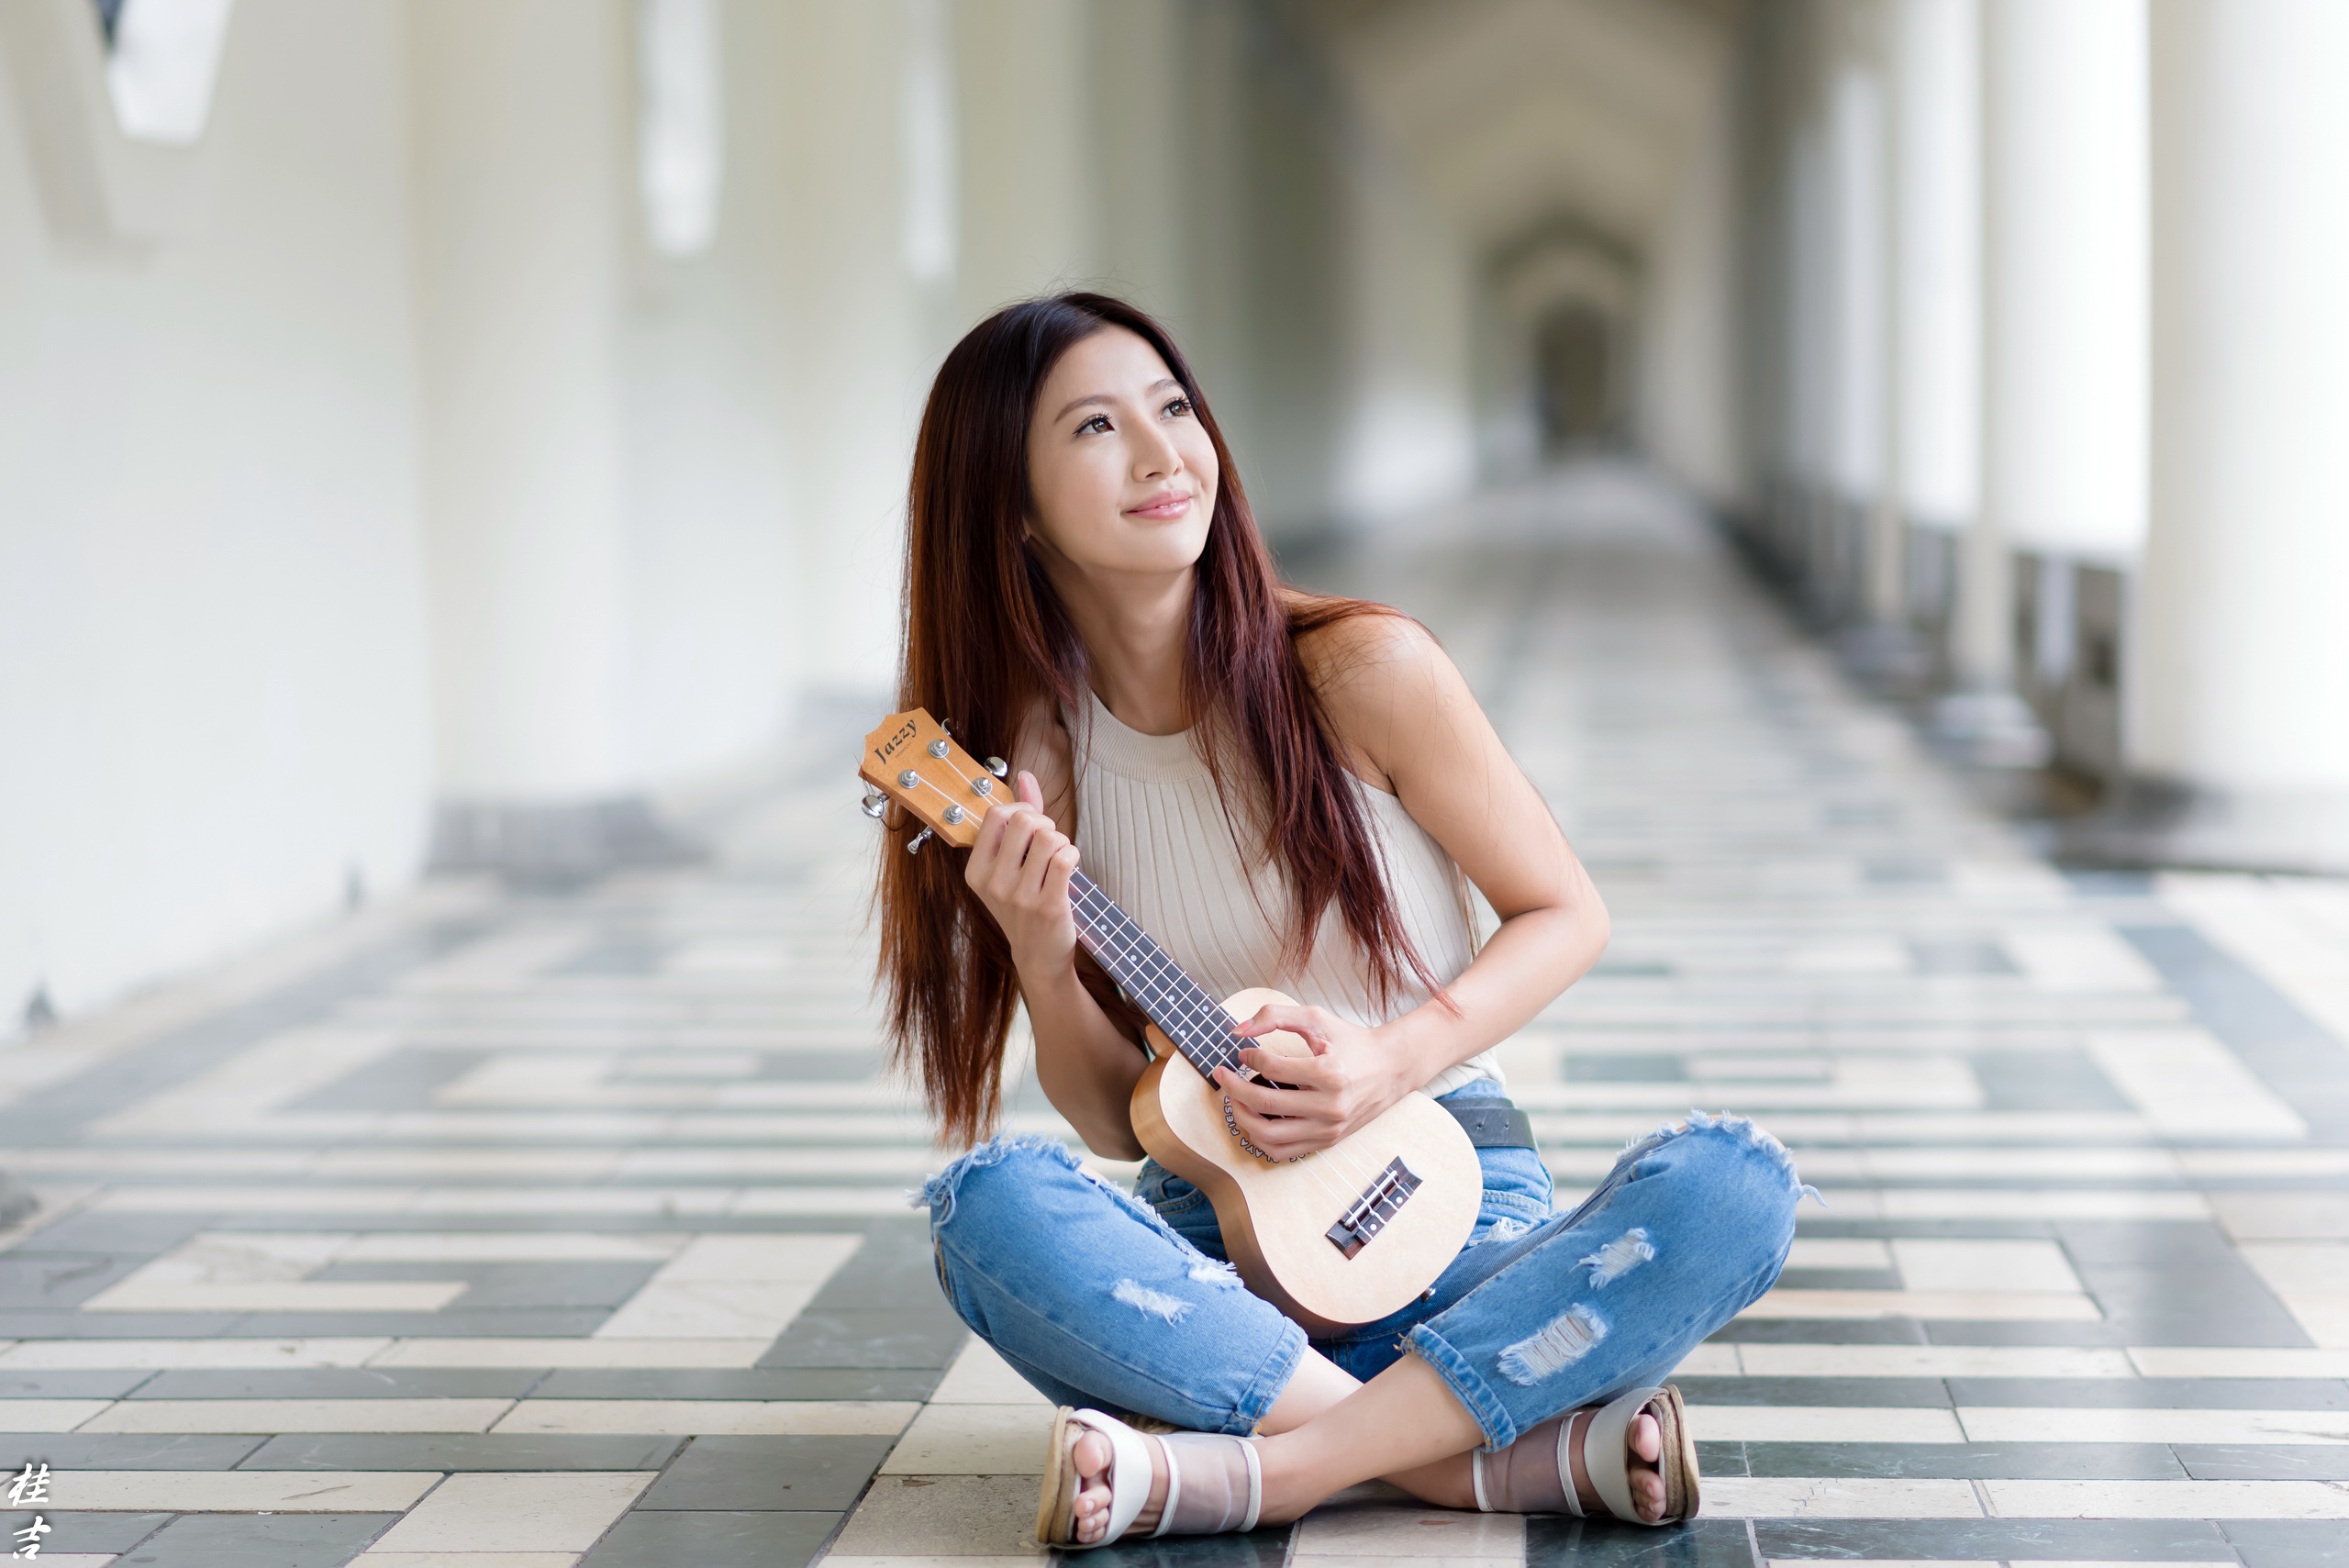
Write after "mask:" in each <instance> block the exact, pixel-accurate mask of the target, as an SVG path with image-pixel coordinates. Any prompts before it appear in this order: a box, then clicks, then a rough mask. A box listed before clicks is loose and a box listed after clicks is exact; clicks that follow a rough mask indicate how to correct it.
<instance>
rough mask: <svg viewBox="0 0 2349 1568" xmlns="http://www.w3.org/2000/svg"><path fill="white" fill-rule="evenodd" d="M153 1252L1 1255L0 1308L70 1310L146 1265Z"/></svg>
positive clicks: (13, 1309)
mask: <svg viewBox="0 0 2349 1568" xmlns="http://www.w3.org/2000/svg"><path fill="white" fill-rule="evenodd" d="M150 1257H151V1254H147V1253H140V1252H57V1251H50V1252H45V1253H41V1254H39V1255H34V1256H18V1255H17V1254H16V1253H14V1252H11V1253H9V1254H8V1255H7V1256H6V1257H0V1312H67V1311H71V1310H72V1308H74V1307H78V1306H80V1305H81V1304H82V1303H83V1302H84V1301H87V1300H88V1299H89V1298H90V1297H92V1296H95V1295H97V1294H98V1292H100V1291H102V1290H104V1289H106V1286H108V1285H110V1284H114V1283H115V1282H116V1281H117V1280H119V1279H121V1278H122V1277H123V1276H124V1275H125V1274H128V1273H130V1272H131V1271H132V1270H134V1269H138V1268H140V1267H143V1266H144V1265H145V1264H146V1263H147V1262H150Z"/></svg>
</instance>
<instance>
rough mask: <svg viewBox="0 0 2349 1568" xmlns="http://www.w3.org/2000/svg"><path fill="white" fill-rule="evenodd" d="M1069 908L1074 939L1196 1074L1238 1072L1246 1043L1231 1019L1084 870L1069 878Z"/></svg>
mask: <svg viewBox="0 0 2349 1568" xmlns="http://www.w3.org/2000/svg"><path fill="white" fill-rule="evenodd" d="M1068 901H1069V910H1070V913H1071V914H1073V915H1074V917H1076V940H1077V942H1078V944H1079V945H1080V946H1082V947H1083V948H1084V949H1085V951H1087V952H1089V953H1091V954H1092V955H1093V956H1094V958H1095V960H1096V961H1097V962H1099V963H1100V965H1101V967H1102V968H1103V969H1105V970H1107V971H1108V974H1109V978H1110V979H1112V980H1114V981H1116V982H1117V983H1118V987H1119V990H1121V991H1123V992H1124V993H1125V994H1126V995H1127V997H1128V999H1129V1000H1130V1001H1131V1002H1132V1003H1133V1004H1134V1006H1138V1007H1140V1008H1141V1010H1142V1013H1143V1016H1145V1017H1146V1018H1149V1019H1150V1021H1151V1022H1152V1023H1153V1024H1156V1025H1157V1026H1158V1027H1159V1029H1161V1030H1162V1031H1163V1032H1164V1034H1165V1036H1166V1038H1167V1039H1168V1040H1173V1041H1174V1042H1175V1050H1177V1051H1181V1052H1182V1053H1183V1055H1184V1057H1185V1058H1186V1060H1187V1061H1188V1062H1190V1063H1191V1065H1192V1066H1194V1067H1196V1068H1197V1069H1198V1070H1199V1075H1200V1076H1201V1077H1203V1078H1207V1079H1209V1080H1212V1079H1213V1078H1214V1076H1215V1070H1216V1069H1217V1068H1219V1067H1230V1068H1231V1069H1233V1070H1234V1071H1235V1072H1236V1071H1241V1064H1240V1052H1241V1051H1242V1050H1244V1049H1246V1047H1247V1044H1248V1042H1247V1041H1246V1040H1242V1039H1241V1037H1240V1036H1238V1035H1236V1034H1234V1033H1233V1032H1232V1029H1231V1015H1230V1014H1229V1013H1227V1012H1225V1011H1224V1010H1223V1006H1222V1005H1221V1004H1220V1003H1219V1002H1218V1001H1217V1000H1216V999H1215V998H1214V997H1212V996H1210V995H1208V994H1207V993H1206V992H1205V991H1203V990H1201V989H1200V988H1199V983H1198V982H1197V981H1196V980H1193V979H1192V978H1191V977H1190V976H1189V975H1187V974H1186V973H1183V966H1182V965H1181V964H1179V963H1176V962H1175V961H1174V959H1172V958H1170V957H1169V956H1167V953H1166V950H1165V949H1163V948H1162V947H1160V946H1159V945H1158V944H1157V943H1156V942H1154V941H1152V940H1151V938H1150V933H1149V932H1147V931H1145V930H1143V929H1141V927H1140V926H1138V925H1136V924H1135V923H1134V918H1133V917H1132V916H1130V915H1129V914H1127V913H1126V912H1125V911H1124V910H1123V909H1120V908H1119V907H1118V906H1117V902H1116V900H1114V899H1112V898H1111V897H1110V896H1109V895H1108V894H1106V893H1104V892H1102V891H1101V889H1100V888H1099V887H1097V886H1096V885H1095V884H1094V883H1093V880H1092V879H1091V878H1090V877H1088V876H1086V875H1085V873H1083V872H1077V873H1074V874H1073V875H1072V876H1071V877H1070V878H1069V884H1068Z"/></svg>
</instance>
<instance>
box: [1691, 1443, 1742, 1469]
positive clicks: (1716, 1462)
mask: <svg viewBox="0 0 2349 1568" xmlns="http://www.w3.org/2000/svg"><path fill="white" fill-rule="evenodd" d="M1697 1473H1698V1474H1699V1475H1751V1474H1752V1473H1753V1472H1752V1471H1751V1470H1749V1469H1747V1468H1746V1463H1745V1445H1744V1444H1743V1443H1742V1442H1734V1443H1733V1442H1713V1441H1709V1440H1706V1439H1703V1438H1699V1439H1698V1440H1697Z"/></svg>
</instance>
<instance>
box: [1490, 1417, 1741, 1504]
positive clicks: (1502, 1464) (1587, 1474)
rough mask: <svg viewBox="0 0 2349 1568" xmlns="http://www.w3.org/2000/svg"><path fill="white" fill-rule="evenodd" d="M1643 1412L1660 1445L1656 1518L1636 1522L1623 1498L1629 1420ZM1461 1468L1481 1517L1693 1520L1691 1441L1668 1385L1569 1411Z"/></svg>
mask: <svg viewBox="0 0 2349 1568" xmlns="http://www.w3.org/2000/svg"><path fill="white" fill-rule="evenodd" d="M1643 1411H1644V1412H1645V1413H1647V1414H1648V1415H1651V1416H1653V1417H1654V1418H1655V1424H1656V1428H1657V1436H1658V1438H1659V1439H1660V1440H1661V1444H1660V1447H1659V1451H1658V1453H1657V1458H1656V1473H1657V1474H1658V1475H1659V1476H1661V1477H1662V1478H1663V1480H1664V1515H1663V1517H1662V1518H1653V1519H1643V1518H1641V1517H1640V1506H1639V1503H1638V1501H1637V1499H1635V1498H1634V1497H1633V1496H1631V1420H1632V1418H1634V1417H1636V1416H1638V1415H1640V1414H1641V1413H1642V1412H1643ZM1520 1451H1521V1452H1520ZM1468 1470H1469V1475H1470V1477H1471V1479H1472V1480H1473V1481H1474V1482H1475V1488H1476V1507H1477V1508H1478V1509H1479V1510H1480V1511H1481V1512H1484V1513H1487V1514H1561V1513H1563V1514H1572V1515H1573V1516H1574V1517H1575V1518H1618V1519H1624V1520H1628V1521H1629V1522H1631V1523H1632V1524H1635V1525H1668V1524H1677V1523H1679V1522H1680V1521H1681V1520H1682V1519H1693V1518H1696V1517H1697V1509H1698V1507H1699V1506H1700V1503H1701V1499H1700V1498H1699V1496H1698V1474H1697V1443H1696V1440H1695V1439H1694V1438H1693V1437H1691V1436H1690V1435H1689V1431H1688V1417H1687V1411H1686V1410H1685V1409H1684V1408H1683V1407H1682V1405H1681V1401H1680V1390H1678V1389H1677V1388H1675V1387H1673V1386H1671V1385H1669V1384H1667V1385H1664V1387H1661V1388H1634V1389H1632V1390H1631V1392H1630V1393H1629V1394H1626V1395H1624V1396H1622V1397H1621V1398H1620V1399H1616V1400H1611V1401H1609V1403H1607V1404H1605V1405H1586V1406H1584V1407H1582V1408H1580V1409H1579V1410H1569V1411H1567V1412H1566V1413H1565V1414H1564V1415H1563V1416H1559V1417H1555V1418H1553V1419H1551V1420H1549V1421H1544V1422H1542V1424H1541V1425H1539V1426H1536V1427H1533V1428H1531V1429H1529V1430H1528V1431H1527V1432H1526V1433H1525V1434H1524V1435H1523V1436H1522V1437H1520V1438H1519V1439H1518V1440H1517V1441H1515V1442H1513V1443H1511V1444H1509V1446H1508V1447H1507V1448H1505V1449H1503V1450H1501V1451H1499V1452H1498V1453H1492V1454H1487V1453H1486V1452H1485V1451H1483V1450H1481V1449H1479V1450H1478V1451H1476V1452H1475V1453H1473V1454H1471V1455H1470V1456H1469V1461H1468Z"/></svg>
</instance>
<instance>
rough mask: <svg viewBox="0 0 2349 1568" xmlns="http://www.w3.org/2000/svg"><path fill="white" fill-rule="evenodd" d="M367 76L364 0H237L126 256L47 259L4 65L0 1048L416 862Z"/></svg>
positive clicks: (389, 352) (404, 279)
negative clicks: (157, 223)
mask: <svg viewBox="0 0 2349 1568" xmlns="http://www.w3.org/2000/svg"><path fill="white" fill-rule="evenodd" d="M399 61H400V47H399V39H398V28H397V27H396V25H395V6H393V4H392V3H391V0H350V3H348V4H344V5H340V6H317V5H314V4H311V3H309V0H239V5H238V6H237V9H236V17H235V21H234V23H233V25H232V26H231V28H230V29H229V33H228V43H227V47H226V50H225V53H224V56H223V59H222V63H221V76H220V81H219V84H218V89H217V94H216V96H215V99H214V106H213V114H212V122H211V126H210V129H209V131H208V133H207V137H206V148H205V150H204V157H205V159H206V162H207V169H206V173H207V188H206V191H205V193H204V194H205V197H206V200H205V202H204V203H203V206H202V209H201V210H200V211H199V212H197V213H196V214H195V220H194V221H193V223H192V224H191V225H190V226H189V227H188V228H187V229H186V230H185V231H184V233H182V234H181V235H179V236H178V237H177V238H175V239H172V240H170V241H169V242H167V243H165V244H164V245H162V246H161V248H160V249H158V250H155V251H154V252H153V253H152V254H151V256H150V257H149V258H148V259H147V260H146V261H143V262H139V261H130V260H128V259H122V258H117V259H115V260H112V261H98V260H90V259H86V258H75V257H69V256H68V255H66V254H64V253H63V252H62V250H61V247H60V246H59V244H58V243H57V242H56V241H55V239H53V238H52V236H51V233H50V227H49V224H48V222H47V220H46V219H45V217H44V215H43V212H42V210H41V208H40V206H39V201H38V198H37V195H36V191H35V183H34V173H33V170H32V168H31V166H30V163H29V158H30V153H29V151H28V146H27V141H26V137H25V133H24V124H23V117H22V114H21V112H20V111H21V109H22V106H21V105H20V104H19V103H17V101H16V99H15V97H14V96H13V94H14V91H15V89H14V87H13V85H12V84H11V82H10V79H9V78H7V77H6V76H0V1009H5V1011H0V1032H5V1031H6V1029H8V1028H9V1027H10V1026H11V1025H12V1024H13V1023H14V1021H15V1017H16V1014H17V1010H18V1008H19V1007H20V1006H21V1005H22V1002H23V999H24V997H25V996H26V995H27V994H28V991H29V990H30V989H31V987H32V986H33V985H34V984H36V983H37V982H44V981H45V982H46V984H48V985H49V986H50V990H51V993H52V995H53V996H54V998H55V1000H56V1002H57V1004H58V1005H59V1006H60V1007H61V1008H62V1009H64V1010H66V1011H68V1012H80V1011H84V1010H87V1009H88V1008H90V1007H92V1006H95V1005H96V1004H98V1003H99V1002H100V1001H102V1000H103V999H105V998H106V997H107V996H109V995H113V994H115V993H117V992H118V991H120V990H122V989H123V988H125V987H127V986H129V985H131V984H135V983H137V982H139V981H141V980H144V979H146V978H148V977H150V976H153V975H156V974H159V973H165V972H168V971H172V970H174V969H180V968H184V967H186V966H189V965H193V964H196V963H200V962H205V961H206V960H209V959H211V958H213V957H215V956H217V955H218V954H221V953H223V952H226V951H229V950H232V949H234V948H237V947H239V946H240V945H242V944H245V943H248V942H250V941H252V940H256V939H258V938H260V937H262V935H264V934H265V933H268V932H272V931H274V930H277V929H283V928H284V927H286V926H288V925H291V924H294V923H296V922H299V921H302V920H305V919H308V918H312V917H317V916H320V915H322V914H324V913H326V912H328V911H329V910H332V909H334V908H336V907H337V906H339V905H340V902H341V900H342V896H343V884H344V877H345V873H346V870H347V868H351V867H354V866H355V867H357V868H358V869H359V870H360V871H361V873H362V875H363V877H364V879H365V880H366V882H367V883H368V884H369V885H370V886H371V887H372V888H373V889H375V890H379V891H380V890H384V889H388V888H391V887H394V886H396V885H397V884H400V883H402V882H404V881H406V879H407V878H408V877H409V876H410V875H412V874H413V871H414V868H415V866H416V863H417V857H418V853H419V851H420V846H421V842H422V836H423V833H424V829H425V823H426V812H427V798H428V793H429V774H428V762H427V757H428V741H427V726H428V719H427V698H426V690H425V685H426V683H425V668H426V655H425V645H424V641H425V631H424V611H423V595H422V584H421V569H420V563H419V543H418V537H417V507H418V502H417V485H416V481H415V477H414V475H415V456H416V453H415V446H416V436H415V426H414V416H413V407H414V395H415V377H416V373H415V366H414V362H413V352H412V347H411V343H412V334H413V318H412V316H411V314H410V310H409V304H408V301H409V292H410V291H409V279H408V272H407V254H408V252H407V247H406V168H405V148H404V123H403V115H404V112H405V111H404V105H403V101H402V95H401V87H400V77H399Z"/></svg>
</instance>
